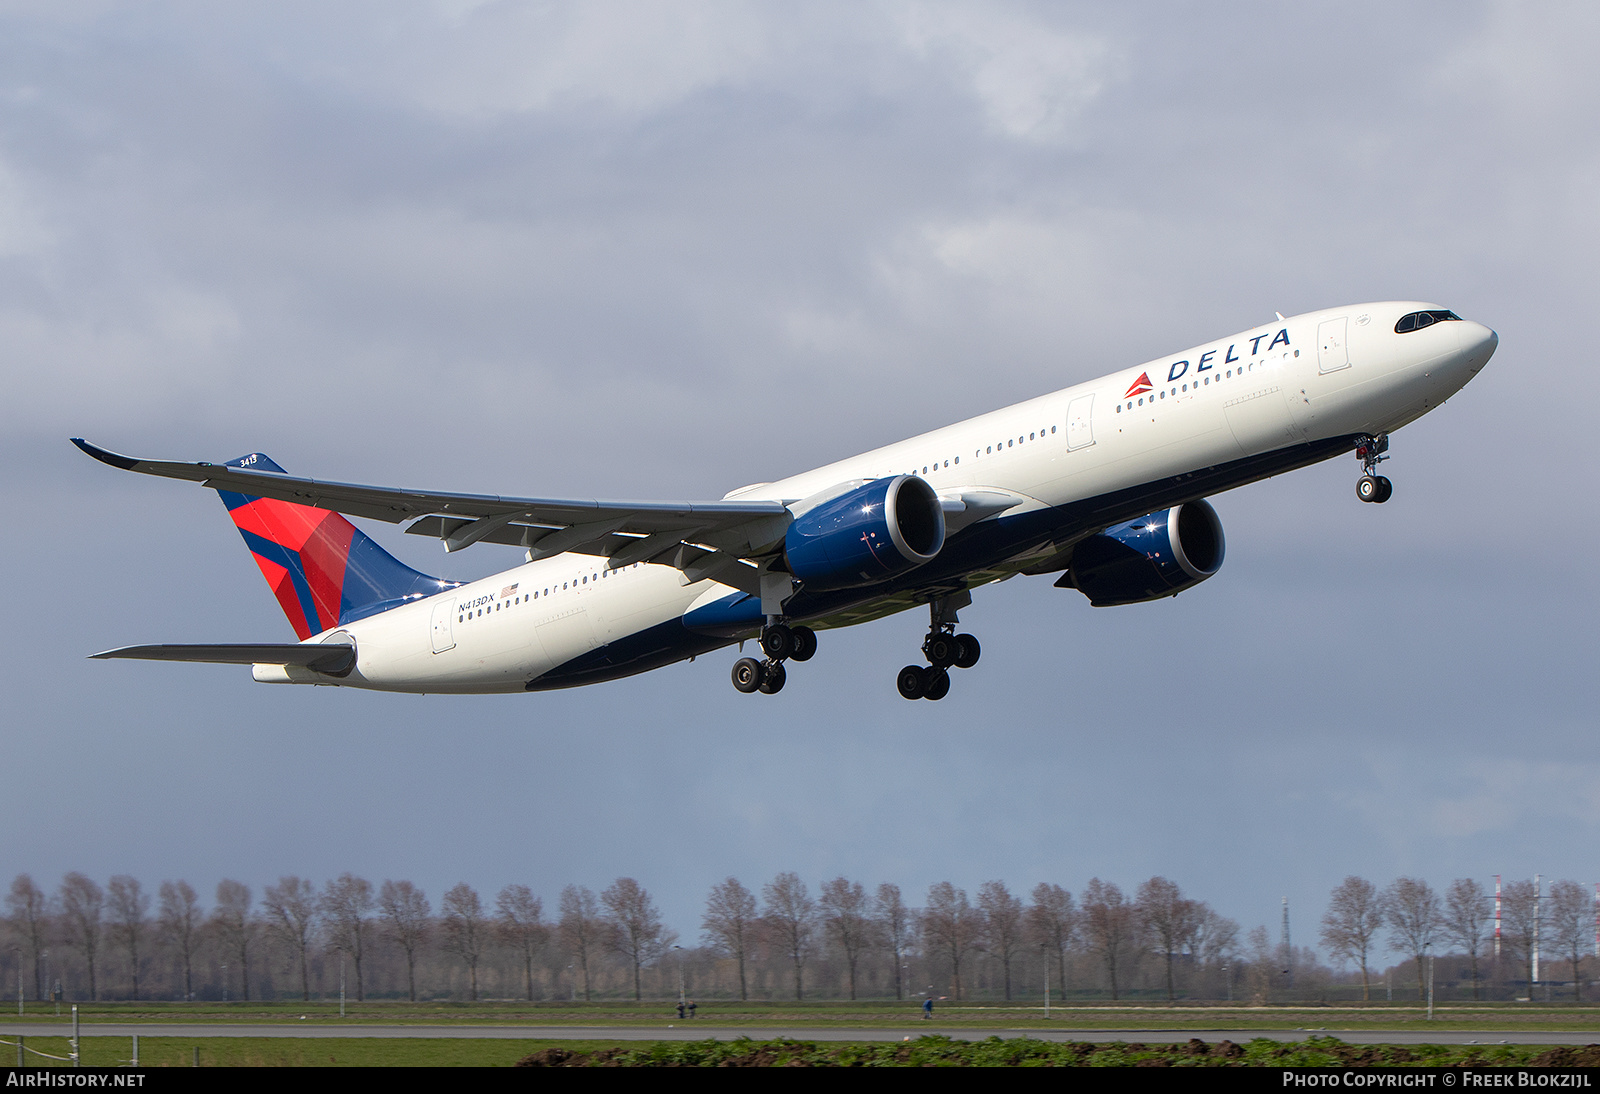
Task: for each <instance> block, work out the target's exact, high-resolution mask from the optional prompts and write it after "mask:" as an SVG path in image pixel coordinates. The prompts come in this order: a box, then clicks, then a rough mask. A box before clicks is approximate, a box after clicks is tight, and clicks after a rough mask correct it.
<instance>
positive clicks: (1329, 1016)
mask: <svg viewBox="0 0 1600 1094" xmlns="http://www.w3.org/2000/svg"><path fill="white" fill-rule="evenodd" d="M78 1006H79V1014H80V1016H81V1019H82V1021H83V1022H85V1023H94V1022H150V1023H162V1022H206V1023H218V1024H223V1025H226V1024H229V1023H242V1022H249V1023H263V1022H265V1023H273V1024H278V1023H282V1024H284V1025H290V1024H295V1023H299V1022H302V1021H305V1022H316V1023H318V1024H328V1023H342V1024H347V1025H365V1024H381V1025H420V1024H426V1025H440V1024H445V1025H493V1026H500V1025H539V1026H565V1025H571V1026H596V1025H599V1026H607V1025H615V1026H619V1027H637V1026H650V1025H658V1024H660V1023H663V1022H673V1023H677V1022H678V1021H679V1020H678V1018H677V1015H676V1012H675V1010H674V1009H673V1007H672V1005H671V1004H670V1003H666V1002H647V1003H643V1004H637V1003H632V1002H627V1003H619V1002H604V1003H587V1004H586V1003H572V1002H541V1003H528V1002H514V1001H491V1002H482V1003H461V1002H426V1003H408V1002H393V1001H388V1000H385V1001H378V1002H366V1003H360V1004H357V1003H354V1002H349V1003H347V1005H346V1008H345V1017H344V1018H342V1019H341V1018H340V1017H339V1005H338V1002H337V1001H336V1000H335V1001H333V1002H329V1001H327V1000H322V1001H314V1002H310V1003H304V1002H299V1001H293V1002H270V1003H261V1002H250V1003H226V1004H225V1003H217V1002H197V1003H160V1002H139V1003H122V1002H117V1003H80V1004H79V1005H78ZM15 1014H16V1011H15V1009H14V1008H12V1009H10V1010H8V1011H6V1012H3V1013H0V1030H4V1029H5V1028H6V1027H5V1022H6V1020H7V1018H11V1017H13V1016H14V1015H15ZM70 1014H71V1010H70V1007H69V1006H66V1005H63V1006H62V1014H61V1017H60V1018H59V1019H58V1018H56V1017H55V1010H54V1007H53V1006H51V1005H50V1004H44V1003H28V1004H27V1005H26V1013H25V1015H24V1017H23V1018H22V1019H21V1020H23V1021H27V1022H29V1023H40V1022H44V1023H52V1024H53V1023H55V1022H58V1021H59V1022H60V1023H61V1024H62V1025H63V1027H65V1026H67V1025H69V1024H70V1022H71V1018H70ZM1434 1014H1435V1017H1434V1020H1433V1021H1431V1022H1430V1021H1429V1020H1428V1018H1427V1010H1426V1008H1425V1007H1419V1006H1417V1005H1416V1004H1415V1003H1408V1004H1399V1003H1395V1004H1386V1003H1372V1004H1368V1005H1358V1006H1350V1005H1339V1006H1325V1007H1316V1006H1312V1007H1308V1006H1267V1007H1241V1006H1229V1005H1209V1006H1202V1005H1198V1004H1179V1005H1177V1006H1165V1005H1160V1006H1149V1005H1139V1006H1113V1005H1104V1006H1101V1005H1094V1006H1072V1007H1062V1006H1059V1005H1057V1006H1053V1007H1052V1008H1051V1010H1050V1015H1049V1017H1048V1018H1046V1017H1045V1014H1044V1010H1043V1007H1042V1006H1041V1005H1039V1004H1033V1005H1031V1006H1022V1005H1017V1006H1009V1007H1008V1006H1005V1005H1002V1004H965V1003H964V1004H954V1003H939V1004H938V1005H937V1006H936V1008H935V1011H934V1018H935V1019H936V1020H937V1022H938V1024H939V1025H940V1026H941V1027H944V1028H961V1029H971V1030H973V1031H974V1032H980V1031H983V1030H986V1029H993V1030H1001V1029H1006V1030H1016V1029H1018V1028H1019V1027H1020V1028H1029V1027H1037V1028H1040V1029H1045V1028H1048V1029H1054V1030H1071V1029H1107V1028H1112V1029H1119V1030H1123V1029H1126V1030H1137V1029H1168V1030H1182V1029H1193V1030H1227V1029H1232V1028H1240V1029H1245V1028H1249V1029H1283V1030H1315V1031H1322V1030H1326V1031H1328V1032H1330V1033H1335V1032H1337V1031H1339V1030H1341V1029H1345V1030H1358V1029H1371V1028H1375V1027H1377V1028H1384V1029H1416V1030H1422V1029H1437V1030H1439V1031H1440V1032H1441V1033H1448V1032H1450V1031H1453V1030H1483V1029H1503V1030H1529V1031H1533V1030H1561V1031H1584V1030H1595V1031H1596V1040H1600V1007H1589V1006H1582V1007H1578V1006H1574V1005H1572V1004H1565V1005H1562V1004H1555V1005H1549V1004H1527V1003H1523V1004H1511V1003H1484V1004H1470V1003H1452V1004H1451V1005H1449V1006H1441V1007H1437V1008H1436V1009H1435V1011H1434ZM919 1018H920V1012H919V1011H918V1009H917V1005H916V1004H915V1003H911V1002H899V1003H897V1002H894V1001H892V1000H890V1001H883V1002H880V1001H869V1002H841V1001H833V1000H829V1001H824V1002H814V1003H813V1002H806V1003H782V1002H750V1003H738V1002H714V1003H704V1004H702V1005H701V1007H700V1012H699V1018H698V1021H699V1022H701V1023H704V1024H707V1025H716V1026H719V1027H727V1026H732V1027H739V1026H750V1027H756V1026H771V1025H773V1024H776V1023H782V1024H784V1025H801V1026H806V1025H812V1026H816V1027H818V1028H826V1027H830V1026H852V1027H860V1028H868V1029H872V1028H889V1027H899V1026H901V1025H903V1024H904V1023H905V1022H907V1021H913V1020H917V1019H919Z"/></svg>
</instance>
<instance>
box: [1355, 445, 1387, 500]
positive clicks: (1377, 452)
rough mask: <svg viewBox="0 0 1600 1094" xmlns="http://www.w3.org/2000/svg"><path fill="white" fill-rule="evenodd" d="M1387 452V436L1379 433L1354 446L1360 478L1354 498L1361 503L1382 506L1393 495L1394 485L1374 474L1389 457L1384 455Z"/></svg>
mask: <svg viewBox="0 0 1600 1094" xmlns="http://www.w3.org/2000/svg"><path fill="white" fill-rule="evenodd" d="M1387 451H1389V434H1387V433H1380V434H1379V435H1378V436H1376V437H1364V438H1362V440H1361V443H1360V444H1358V445H1356V459H1358V460H1360V461H1361V478H1360V480H1358V481H1357V482H1356V497H1358V498H1360V499H1361V500H1362V501H1370V502H1374V503H1376V504H1378V505H1382V504H1383V503H1384V502H1386V501H1388V500H1389V498H1390V496H1391V495H1393V494H1394V483H1392V482H1390V481H1389V480H1388V479H1386V478H1384V477H1383V476H1382V475H1378V474H1375V473H1374V472H1376V471H1377V470H1378V465H1379V464H1380V463H1382V462H1383V461H1384V460H1386V459H1388V458H1389V457H1388V456H1386V455H1384V453H1385V452H1387Z"/></svg>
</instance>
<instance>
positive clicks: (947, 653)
mask: <svg viewBox="0 0 1600 1094" xmlns="http://www.w3.org/2000/svg"><path fill="white" fill-rule="evenodd" d="M922 652H923V653H925V654H927V655H928V660H929V661H931V662H932V663H933V667H934V668H936V669H947V668H949V667H950V666H951V665H953V664H955V663H956V660H957V659H958V658H959V657H960V656H961V644H960V642H959V641H958V640H957V639H956V636H955V635H953V634H930V635H929V636H928V641H927V644H926V645H924V646H923V647H922Z"/></svg>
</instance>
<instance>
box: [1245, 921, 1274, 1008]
mask: <svg viewBox="0 0 1600 1094" xmlns="http://www.w3.org/2000/svg"><path fill="white" fill-rule="evenodd" d="M1249 940H1250V964H1249V969H1248V973H1247V975H1248V976H1249V985H1250V996H1251V999H1252V1000H1253V1001H1254V1002H1255V1004H1256V1006H1262V1005H1264V1004H1266V1003H1268V1002H1270V1001H1271V999H1272V985H1273V983H1274V982H1275V981H1276V980H1277V979H1278V971H1279V969H1280V968H1281V966H1282V964H1283V954H1282V951H1281V950H1280V949H1279V948H1278V947H1277V946H1274V945H1273V944H1272V935H1271V934H1269V933H1268V932H1267V929H1266V928H1265V927H1252V928H1250V935H1249Z"/></svg>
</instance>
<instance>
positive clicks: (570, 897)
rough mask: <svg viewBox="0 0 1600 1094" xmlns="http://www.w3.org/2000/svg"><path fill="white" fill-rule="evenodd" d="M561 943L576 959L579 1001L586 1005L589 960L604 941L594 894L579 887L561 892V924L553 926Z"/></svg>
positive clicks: (602, 922)
mask: <svg viewBox="0 0 1600 1094" xmlns="http://www.w3.org/2000/svg"><path fill="white" fill-rule="evenodd" d="M557 930H558V931H559V932H560V934H561V942H562V944H563V945H565V946H566V947H567V950H568V952H570V953H571V954H572V955H573V956H574V957H576V958H577V959H578V968H579V970H580V971H582V973H583V999H584V1002H588V1001H589V999H590V995H589V958H590V957H591V956H593V954H594V952H595V950H596V949H597V948H599V947H600V946H601V945H602V944H603V943H604V941H605V932H606V922H605V920H604V919H603V918H602V917H601V915H600V901H599V900H597V899H595V895H594V892H593V891H592V890H590V889H587V888H584V887H583V886H580V885H568V886H567V887H566V888H565V889H563V890H561V922H560V923H559V924H558V925H557Z"/></svg>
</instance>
